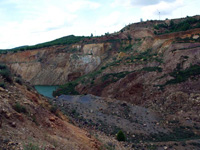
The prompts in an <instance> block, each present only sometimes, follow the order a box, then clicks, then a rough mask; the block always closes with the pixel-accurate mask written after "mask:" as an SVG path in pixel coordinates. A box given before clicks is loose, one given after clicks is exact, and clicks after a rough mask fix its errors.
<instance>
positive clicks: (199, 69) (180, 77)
mask: <svg viewBox="0 0 200 150" xmlns="http://www.w3.org/2000/svg"><path fill="white" fill-rule="evenodd" d="M199 74H200V66H199V65H193V66H190V67H189V68H187V69H185V70H174V71H173V72H172V73H170V76H172V77H174V79H171V80H169V81H167V82H166V83H165V85H168V84H177V83H181V82H185V81H187V80H188V78H190V77H191V76H196V75H199Z"/></svg>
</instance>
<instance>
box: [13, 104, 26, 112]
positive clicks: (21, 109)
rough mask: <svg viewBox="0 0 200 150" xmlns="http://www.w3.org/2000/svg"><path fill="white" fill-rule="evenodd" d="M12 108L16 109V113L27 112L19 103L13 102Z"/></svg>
mask: <svg viewBox="0 0 200 150" xmlns="http://www.w3.org/2000/svg"><path fill="white" fill-rule="evenodd" d="M13 109H14V110H15V111H17V112H18V113H24V114H26V113H27V110H26V107H25V106H23V105H21V104H20V103H15V105H14V106H13Z"/></svg>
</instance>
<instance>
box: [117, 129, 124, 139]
mask: <svg viewBox="0 0 200 150" xmlns="http://www.w3.org/2000/svg"><path fill="white" fill-rule="evenodd" d="M117 140H118V141H126V136H125V134H124V133H123V132H122V130H120V131H119V132H118V133H117Z"/></svg>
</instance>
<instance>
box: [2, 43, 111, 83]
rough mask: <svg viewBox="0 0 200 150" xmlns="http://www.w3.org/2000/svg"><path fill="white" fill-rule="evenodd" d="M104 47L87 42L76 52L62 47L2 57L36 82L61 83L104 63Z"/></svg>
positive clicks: (13, 67) (24, 76)
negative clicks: (82, 49)
mask: <svg viewBox="0 0 200 150" xmlns="http://www.w3.org/2000/svg"><path fill="white" fill-rule="evenodd" d="M102 46H104V44H100V45H99V44H97V45H95V44H93V45H89V47H88V46H87V45H86V47H84V52H76V53H70V52H62V51H59V48H60V47H55V48H44V49H40V50H31V51H25V52H19V53H14V54H8V55H6V57H5V56H1V60H2V61H4V62H6V63H7V64H8V66H9V67H10V69H11V70H12V71H13V72H14V73H16V74H19V75H21V76H22V78H23V79H25V80H26V81H29V82H30V83H31V84H33V85H61V84H64V83H66V82H68V81H70V80H72V79H75V78H77V77H80V76H81V75H84V74H87V73H89V72H91V71H93V70H95V69H96V68H97V67H98V66H99V65H100V64H101V58H100V56H101V54H102V53H103V52H104V51H106V50H107V49H105V48H104V47H102ZM62 48H63V47H62ZM76 48H77V46H76ZM78 48H80V46H78ZM91 49H95V53H94V55H93V54H91V53H89V51H90V50H91ZM73 75H75V77H73Z"/></svg>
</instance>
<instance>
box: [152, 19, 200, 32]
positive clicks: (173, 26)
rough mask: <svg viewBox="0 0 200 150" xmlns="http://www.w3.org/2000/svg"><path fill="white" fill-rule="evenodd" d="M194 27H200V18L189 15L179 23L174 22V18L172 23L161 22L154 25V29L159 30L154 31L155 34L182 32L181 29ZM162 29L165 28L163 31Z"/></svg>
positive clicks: (185, 29)
mask: <svg viewBox="0 0 200 150" xmlns="http://www.w3.org/2000/svg"><path fill="white" fill-rule="evenodd" d="M194 28H200V20H197V19H196V18H193V17H187V18H186V19H184V20H183V21H181V22H179V23H174V21H173V20H171V21H170V24H169V25H168V24H166V23H161V24H158V25H155V26H154V29H156V30H157V31H154V33H155V34H164V33H172V32H180V31H187V30H189V29H194ZM160 29H164V32H163V31H160Z"/></svg>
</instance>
